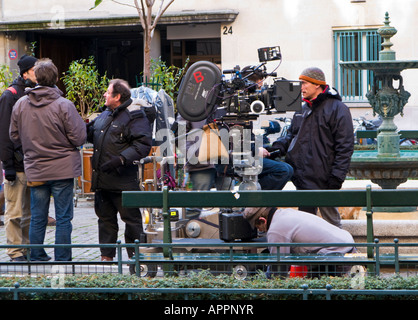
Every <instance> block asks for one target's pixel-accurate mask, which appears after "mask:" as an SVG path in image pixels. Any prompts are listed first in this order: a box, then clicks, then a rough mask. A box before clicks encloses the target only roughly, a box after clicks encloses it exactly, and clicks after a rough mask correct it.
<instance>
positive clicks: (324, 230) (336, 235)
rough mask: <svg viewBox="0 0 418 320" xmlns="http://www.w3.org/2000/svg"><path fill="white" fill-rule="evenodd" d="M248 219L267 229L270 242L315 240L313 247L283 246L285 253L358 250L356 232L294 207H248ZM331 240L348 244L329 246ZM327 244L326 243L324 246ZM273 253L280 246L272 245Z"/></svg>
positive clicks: (259, 229)
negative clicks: (353, 233)
mask: <svg viewBox="0 0 418 320" xmlns="http://www.w3.org/2000/svg"><path fill="white" fill-rule="evenodd" d="M243 216H244V218H245V219H246V220H247V221H248V222H249V223H250V225H251V227H252V228H257V229H258V231H260V232H267V242H268V243H313V244H318V245H312V246H294V247H292V246H280V253H281V254H290V253H296V254H309V253H316V254H319V255H329V254H341V255H344V254H345V253H350V252H356V251H357V250H356V248H355V247H353V246H352V245H351V244H353V243H354V239H353V237H352V235H351V234H350V233H349V232H348V231H346V230H343V229H341V228H338V227H336V226H334V225H332V224H331V223H329V222H327V221H325V220H324V219H322V218H320V217H318V216H316V215H312V214H310V213H307V212H304V211H299V210H295V209H292V208H285V209H278V208H271V207H270V208H268V207H256V208H246V209H245V210H244V212H243ZM331 243H347V244H350V245H347V246H332V245H331V246H329V245H327V244H331ZM322 244H323V245H322ZM269 252H270V253H273V254H274V253H277V247H275V246H271V247H269Z"/></svg>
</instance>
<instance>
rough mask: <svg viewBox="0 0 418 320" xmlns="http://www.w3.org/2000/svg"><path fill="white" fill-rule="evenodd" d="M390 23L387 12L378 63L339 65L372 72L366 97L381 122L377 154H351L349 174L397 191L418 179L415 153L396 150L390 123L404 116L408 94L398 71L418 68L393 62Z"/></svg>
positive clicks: (415, 64) (394, 131) (413, 63)
mask: <svg viewBox="0 0 418 320" xmlns="http://www.w3.org/2000/svg"><path fill="white" fill-rule="evenodd" d="M389 22H390V21H389V14H388V13H386V15H385V21H384V26H383V27H381V28H380V29H379V30H378V33H379V34H380V35H381V36H382V37H383V38H384V41H383V43H382V47H383V50H382V51H380V52H379V61H351V62H341V63H340V65H341V67H342V68H345V69H352V70H372V71H373V72H374V83H373V85H372V88H371V90H370V91H369V92H368V93H367V95H366V97H367V99H368V100H369V102H370V105H371V106H372V108H373V114H374V115H376V114H379V115H380V116H381V118H382V119H383V123H382V125H381V126H380V128H379V132H378V135H377V151H366V150H364V151H363V150H361V151H360V150H356V151H354V154H353V156H352V158H351V165H350V169H349V172H348V175H349V176H352V177H356V178H360V179H370V180H372V182H374V183H377V184H378V185H379V186H380V187H382V189H396V188H397V187H398V186H399V185H400V184H402V183H404V182H406V181H407V179H408V178H413V177H417V176H418V153H417V152H415V151H403V150H400V149H399V138H400V137H399V133H398V131H397V129H398V128H397V126H396V125H395V123H394V121H393V119H394V117H395V116H396V115H398V114H401V116H403V108H404V106H405V105H406V103H407V102H408V99H409V97H410V95H411V94H410V93H409V92H407V91H406V90H405V89H404V85H403V79H402V76H401V71H402V70H405V69H411V68H418V61H402V60H396V59H395V57H396V53H395V51H393V50H392V49H391V46H392V43H391V42H390V38H391V37H392V36H393V35H395V34H396V32H397V31H396V29H395V28H393V27H391V26H390V25H389Z"/></svg>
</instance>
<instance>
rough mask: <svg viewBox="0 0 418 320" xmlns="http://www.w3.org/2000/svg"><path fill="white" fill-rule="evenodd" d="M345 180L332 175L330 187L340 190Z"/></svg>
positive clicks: (329, 181) (329, 182)
mask: <svg viewBox="0 0 418 320" xmlns="http://www.w3.org/2000/svg"><path fill="white" fill-rule="evenodd" d="M343 182H344V181H341V180H340V179H338V178H337V177H334V176H331V177H330V178H329V180H328V189H335V190H339V189H341V186H342V185H343Z"/></svg>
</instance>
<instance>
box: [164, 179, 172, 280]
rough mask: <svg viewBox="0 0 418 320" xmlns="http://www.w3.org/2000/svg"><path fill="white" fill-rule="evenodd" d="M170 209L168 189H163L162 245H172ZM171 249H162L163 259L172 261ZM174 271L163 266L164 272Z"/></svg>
mask: <svg viewBox="0 0 418 320" xmlns="http://www.w3.org/2000/svg"><path fill="white" fill-rule="evenodd" d="M169 211H170V207H169V203H168V187H167V186H164V187H163V219H164V231H163V233H164V234H163V243H172V238H171V224H170V214H169ZM172 249H173V248H172V247H166V246H164V248H163V253H164V257H165V258H169V259H170V260H173V250H172ZM173 269H174V266H173V265H172V264H169V265H166V264H164V265H163V270H164V272H169V273H171V272H172V271H173Z"/></svg>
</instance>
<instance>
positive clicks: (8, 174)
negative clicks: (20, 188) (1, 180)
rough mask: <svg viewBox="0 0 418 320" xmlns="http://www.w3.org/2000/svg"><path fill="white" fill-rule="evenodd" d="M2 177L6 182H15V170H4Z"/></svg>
mask: <svg viewBox="0 0 418 320" xmlns="http://www.w3.org/2000/svg"><path fill="white" fill-rule="evenodd" d="M4 177H5V178H6V180H7V181H15V180H16V170H15V169H5V170H4Z"/></svg>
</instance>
